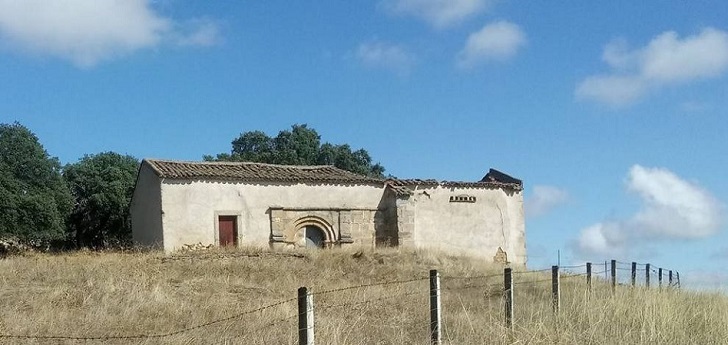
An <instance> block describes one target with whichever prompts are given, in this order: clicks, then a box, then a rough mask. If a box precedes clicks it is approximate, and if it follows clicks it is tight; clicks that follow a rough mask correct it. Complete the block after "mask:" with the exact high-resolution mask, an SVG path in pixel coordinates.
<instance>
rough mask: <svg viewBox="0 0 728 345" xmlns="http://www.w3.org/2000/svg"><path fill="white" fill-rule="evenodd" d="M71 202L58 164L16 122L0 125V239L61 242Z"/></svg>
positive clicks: (41, 242) (27, 131)
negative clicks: (3, 237) (12, 238)
mask: <svg viewBox="0 0 728 345" xmlns="http://www.w3.org/2000/svg"><path fill="white" fill-rule="evenodd" d="M71 200H72V199H71V194H70V192H69V190H68V188H67V187H66V184H65V183H64V181H63V179H62V177H61V165H60V162H59V161H58V159H57V158H55V157H50V156H49V155H48V152H46V150H45V149H44V148H43V146H42V145H41V144H40V142H39V141H38V138H37V137H36V136H35V134H33V133H32V132H31V131H30V130H28V129H27V128H26V127H24V126H22V125H21V124H19V123H17V122H16V123H14V124H0V236H12V237H17V238H19V239H21V240H23V241H28V242H33V243H37V244H48V243H49V242H53V241H57V240H62V239H63V237H64V233H65V231H64V230H65V226H64V225H65V224H64V223H65V218H66V215H67V214H68V212H69V211H70V209H71V202H72V201H71Z"/></svg>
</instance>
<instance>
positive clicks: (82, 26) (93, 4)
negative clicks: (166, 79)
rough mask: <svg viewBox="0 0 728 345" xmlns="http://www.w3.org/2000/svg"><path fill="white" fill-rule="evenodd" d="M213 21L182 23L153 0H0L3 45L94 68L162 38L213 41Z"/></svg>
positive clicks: (201, 42) (198, 42)
mask: <svg viewBox="0 0 728 345" xmlns="http://www.w3.org/2000/svg"><path fill="white" fill-rule="evenodd" d="M218 35H219V33H218V32H217V27H216V26H215V24H214V22H212V21H211V20H205V21H199V22H195V21H192V22H190V23H186V24H184V25H182V24H179V23H177V22H175V21H174V20H172V19H170V18H166V17H163V16H161V15H159V14H158V13H156V12H155V11H154V9H153V8H152V6H151V4H150V1H149V0H125V1H115V0H94V1H86V0H56V1H45V0H23V1H14V0H0V38H2V41H4V42H5V48H9V49H13V50H19V51H22V52H24V53H31V54H36V55H45V56H53V57H57V58H61V59H65V60H68V61H71V62H72V63H73V64H74V65H76V66H79V67H92V66H95V65H97V64H98V63H99V62H101V61H106V60H111V59H113V58H117V57H119V56H123V55H126V54H130V53H133V52H135V51H138V50H141V49H146V48H152V47H156V46H159V45H160V44H162V43H164V42H169V43H171V44H179V45H187V46H189V45H196V46H199V45H209V44H211V43H212V42H215V41H216V40H217V36H218Z"/></svg>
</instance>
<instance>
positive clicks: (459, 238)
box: [406, 186, 526, 264]
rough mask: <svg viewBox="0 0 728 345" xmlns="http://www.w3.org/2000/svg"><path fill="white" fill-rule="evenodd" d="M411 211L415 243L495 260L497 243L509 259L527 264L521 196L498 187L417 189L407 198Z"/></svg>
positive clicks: (516, 262)
mask: <svg viewBox="0 0 728 345" xmlns="http://www.w3.org/2000/svg"><path fill="white" fill-rule="evenodd" d="M451 196H472V197H475V200H476V201H475V202H472V203H471V202H451V201H450V197H451ZM406 204H408V205H407V208H408V209H410V210H413V212H414V232H413V234H412V238H413V242H414V244H415V246H416V247H418V248H435V249H439V250H442V251H444V252H448V253H453V254H457V255H468V256H476V257H483V258H485V259H486V260H488V261H491V260H492V259H493V256H494V255H495V254H496V252H497V250H498V247H501V248H502V249H503V250H504V251H505V252H506V253H507V255H508V261H510V262H512V263H514V264H525V263H526V262H525V261H526V243H525V223H524V216H523V195H522V193H520V192H511V191H507V190H503V189H500V188H494V189H481V188H478V189H476V188H443V187H441V186H438V187H434V188H426V189H418V190H416V192H415V195H413V196H411V197H410V200H407V201H406Z"/></svg>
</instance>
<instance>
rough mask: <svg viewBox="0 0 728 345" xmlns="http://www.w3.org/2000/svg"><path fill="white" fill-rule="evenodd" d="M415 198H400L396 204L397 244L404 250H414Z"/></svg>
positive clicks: (415, 243)
mask: <svg viewBox="0 0 728 345" xmlns="http://www.w3.org/2000/svg"><path fill="white" fill-rule="evenodd" d="M416 213H417V204H416V198H415V197H413V196H400V197H398V198H397V203H396V224H397V230H398V233H397V243H398V244H399V246H401V247H404V248H414V247H416V245H417V242H416V240H415V239H416V234H415V231H416V224H415V223H416V220H417V218H416V217H415V216H416Z"/></svg>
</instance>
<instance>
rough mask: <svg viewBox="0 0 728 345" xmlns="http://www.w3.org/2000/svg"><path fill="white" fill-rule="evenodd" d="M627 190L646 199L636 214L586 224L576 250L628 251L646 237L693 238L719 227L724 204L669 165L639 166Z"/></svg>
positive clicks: (613, 253) (589, 252)
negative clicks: (682, 176)
mask: <svg viewBox="0 0 728 345" xmlns="http://www.w3.org/2000/svg"><path fill="white" fill-rule="evenodd" d="M627 190H628V191H629V192H631V193H633V194H635V195H637V196H638V197H639V198H640V201H641V206H640V209H639V210H638V211H637V212H636V213H635V214H634V215H632V216H631V217H629V218H627V219H621V220H619V219H618V220H612V221H607V222H602V223H597V224H594V225H591V226H589V227H586V228H584V229H582V231H581V233H580V235H579V238H578V239H577V240H576V242H575V244H576V251H577V252H578V253H580V254H581V255H584V256H594V255H599V256H604V255H611V256H613V257H615V256H617V257H618V256H623V255H624V254H625V253H627V252H628V251H629V250H630V249H632V246H634V243H635V242H639V240H643V239H654V240H693V239H700V238H706V237H709V236H712V235H714V234H715V233H717V232H718V230H719V229H720V227H721V225H722V224H723V221H724V219H725V214H724V211H725V210H724V207H723V205H722V204H721V203H720V202H719V201H718V200H717V199H715V198H714V197H713V196H712V195H711V194H710V193H709V192H708V191H706V190H705V189H703V188H701V187H700V186H698V185H697V184H695V183H693V182H689V181H686V180H684V179H682V178H680V177H679V176H677V175H675V174H674V173H673V172H671V171H669V170H667V169H663V168H645V167H642V166H640V165H635V166H633V167H632V168H631V169H630V171H629V174H628V177H627Z"/></svg>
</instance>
